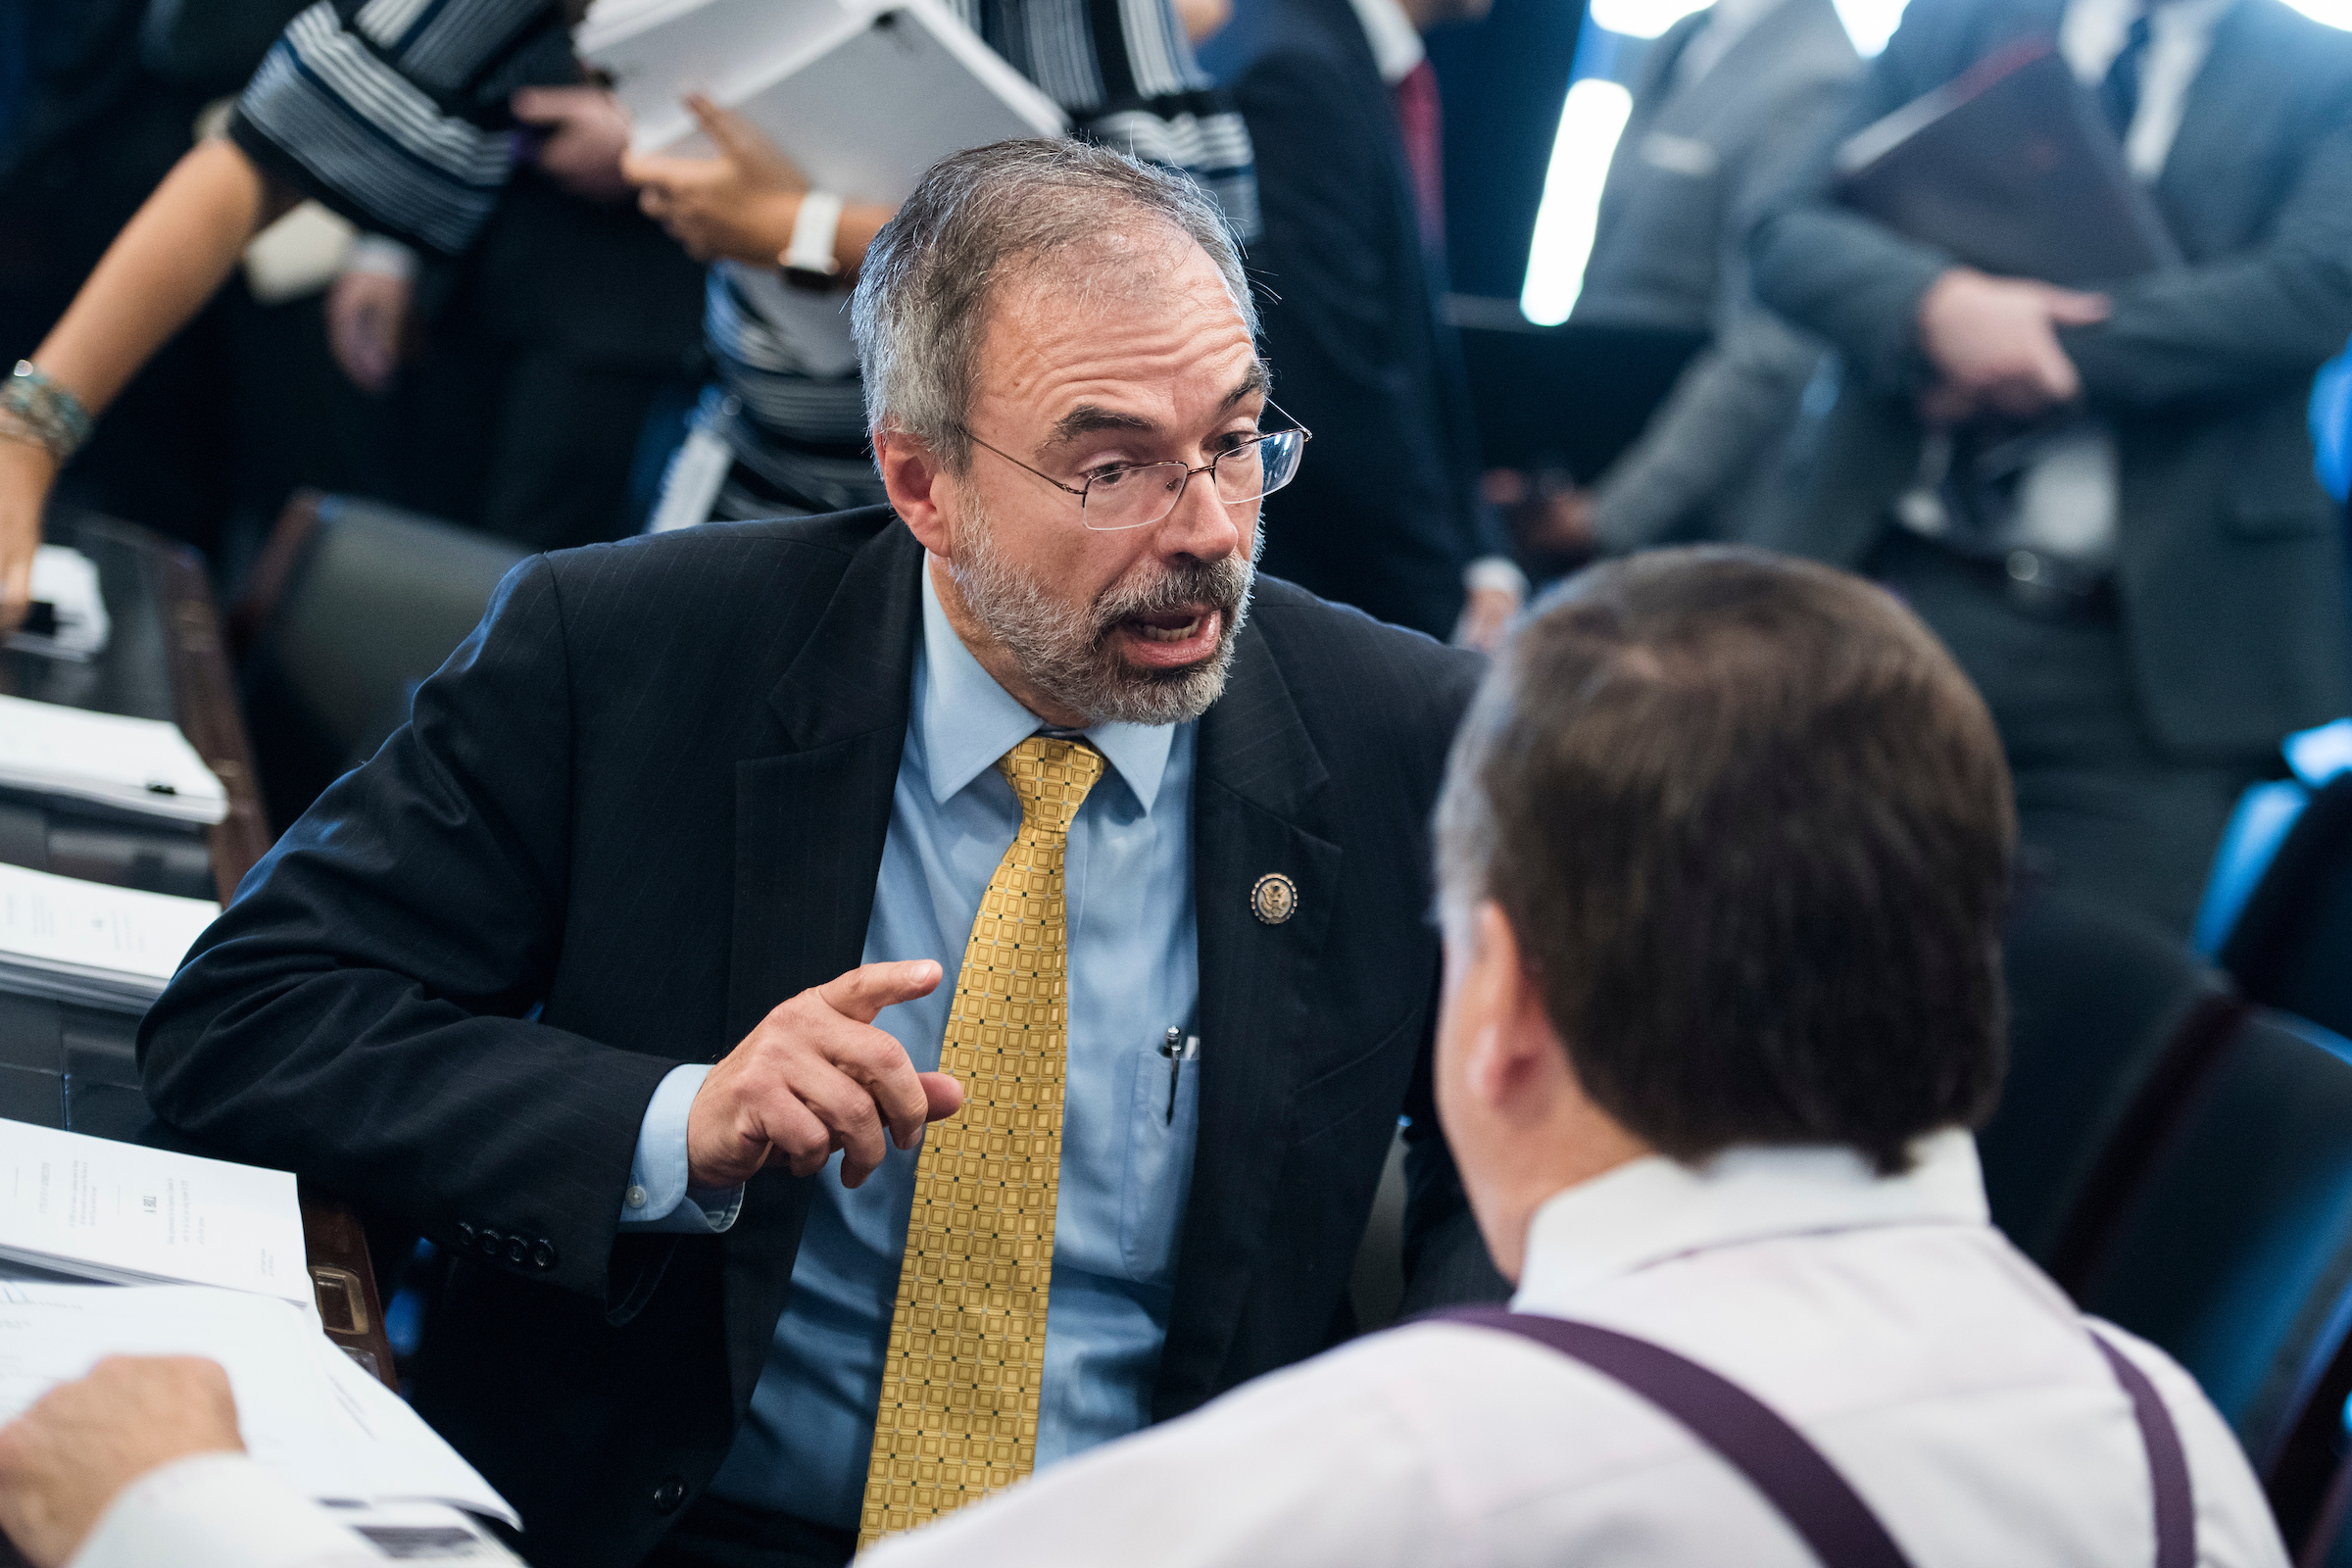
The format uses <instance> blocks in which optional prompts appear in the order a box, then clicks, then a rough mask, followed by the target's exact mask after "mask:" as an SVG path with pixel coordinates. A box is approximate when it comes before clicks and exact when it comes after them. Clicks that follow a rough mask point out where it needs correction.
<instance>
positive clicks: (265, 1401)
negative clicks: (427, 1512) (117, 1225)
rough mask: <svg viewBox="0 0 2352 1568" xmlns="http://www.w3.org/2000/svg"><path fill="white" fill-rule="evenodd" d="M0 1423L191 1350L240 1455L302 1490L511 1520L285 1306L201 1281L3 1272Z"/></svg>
mask: <svg viewBox="0 0 2352 1568" xmlns="http://www.w3.org/2000/svg"><path fill="white" fill-rule="evenodd" d="M0 1306H4V1307H5V1310H0V1422H7V1421H12V1420H14V1419H16V1417H17V1416H19V1415H21V1414H22V1413H24V1411H25V1410H26V1409H28V1408H30V1407H31V1405H32V1403H33V1402H34V1401H35V1400H37V1399H38V1398H40V1397H41V1396H42V1395H43V1394H45V1393H47V1392H48V1391H49V1390H50V1389H51V1388H53V1387H55V1386H56V1385H58V1384H60V1383H64V1382H68V1381H70V1380H72V1379H74V1378H79V1377H82V1376H85V1375H87V1373H88V1372H89V1370H90V1368H91V1367H92V1366H94V1365H96V1364H97V1363H98V1361H99V1360H101V1359H102V1358H104V1357H106V1356H109V1355H201V1356H206V1357H209V1358H210V1359H212V1360H215V1361H218V1362H220V1363H221V1367H222V1368H223V1369H224V1370H225V1371H226V1372H227V1373H228V1384H229V1390H230V1392H231V1393H232V1394H234V1396H235V1397H236V1401H237V1424H238V1427H239V1428H240V1432H241V1435H242V1436H243V1438H244V1440H245V1448H246V1451H247V1452H248V1453H250V1454H252V1456H253V1457H254V1458H255V1459H256V1460H257V1461H259V1462H260V1463H262V1464H264V1465H267V1466H269V1467H270V1469H272V1470H274V1471H276V1472H277V1473H278V1474H279V1475H280V1476H282V1477H284V1478H285V1479H286V1481H287V1482H289V1483H290V1484H292V1485H293V1486H294V1487H295V1488H297V1489H298V1490H300V1491H302V1492H304V1493H306V1494H308V1495H310V1496H313V1497H316V1498H318V1499H319V1501H321V1502H329V1503H335V1504H356V1505H359V1506H362V1507H366V1506H368V1505H378V1506H381V1505H386V1504H396V1503H438V1504H444V1505H447V1506H451V1507H456V1508H464V1509H466V1510H467V1511H469V1512H472V1513H477V1514H482V1515H485V1516H487V1517H489V1518H493V1519H501V1520H504V1521H505V1522H506V1523H508V1524H509V1525H514V1526H516V1527H519V1526H520V1523H521V1521H520V1520H519V1519H518V1518H517V1517H516V1515H515V1510H514V1509H513V1508H511V1507H509V1506H508V1504H507V1500H506V1499H505V1498H504V1497H501V1496H500V1495H498V1494H497V1493H496V1492H495V1491H493V1490H492V1489H491V1487H490V1484H489V1483H488V1482H486V1481H484V1480H483V1479H482V1478H481V1476H480V1474H479V1473H477V1472H476V1471H475V1470H474V1468H473V1466H471V1465H469V1464H467V1463H466V1461H465V1459H464V1458H462V1457H461V1456H460V1455H459V1454H458V1451H457V1450H456V1449H455V1448H452V1447H451V1446H449V1445H448V1444H447V1443H445V1442H443V1441H442V1439H441V1438H440V1436H439V1435H438V1434H437V1433H435V1432H434V1431H433V1430H432V1428H430V1427H428V1426H426V1425H425V1424H424V1422H423V1420H422V1419H421V1418H420V1417H418V1416H417V1413H416V1412H415V1411H414V1410H411V1409H410V1408H409V1407H408V1406H407V1405H406V1404H403V1403H402V1402H401V1400H400V1397H399V1396H397V1395H395V1394H393V1393H392V1391H391V1390H389V1389H387V1388H385V1387H384V1386H383V1384H381V1383H379V1382H377V1381H376V1380H375V1379H374V1378H372V1377H369V1376H368V1374H367V1373H365V1372H363V1371H361V1370H360V1368H359V1367H358V1365H356V1364H355V1363H354V1362H353V1361H352V1360H351V1358H350V1357H349V1356H346V1355H345V1354H344V1353H343V1352H342V1351H340V1350H338V1349H336V1348H335V1347H334V1344H333V1343H332V1342H331V1341H329V1340H328V1339H327V1338H326V1336H325V1335H323V1334H321V1333H319V1331H318V1327H317V1325H316V1324H315V1323H312V1322H306V1321H305V1320H304V1318H303V1317H302V1315H301V1314H300V1313H298V1312H296V1311H295V1310H294V1309H293V1308H292V1307H290V1306H288V1305H287V1304H286V1303H285V1302H283V1301H277V1300H272V1299H270V1298H269V1297H266V1296H252V1295H247V1294H245V1293H243V1292H239V1291H223V1290H215V1289H210V1288H207V1287H202V1286H170V1285H156V1286H146V1287H142V1288H140V1289H137V1290H117V1289H112V1288H110V1287H107V1286H102V1285H52V1284H47V1283H44V1282H39V1281H31V1280H0ZM354 1523H355V1524H357V1523H359V1521H358V1520H356V1519H355V1520H354ZM387 1555H389V1553H387Z"/></svg>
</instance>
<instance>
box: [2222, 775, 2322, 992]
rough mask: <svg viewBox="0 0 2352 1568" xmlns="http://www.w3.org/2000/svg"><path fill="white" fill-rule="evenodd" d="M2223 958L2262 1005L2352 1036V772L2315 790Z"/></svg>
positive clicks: (2238, 923) (2251, 899) (2249, 900)
mask: <svg viewBox="0 0 2352 1568" xmlns="http://www.w3.org/2000/svg"><path fill="white" fill-rule="evenodd" d="M2220 957H2221V961H2222V966H2223V967H2224V968H2226V969H2228V970H2229V972H2230V973H2231V974H2233V975H2235V976H2236V977H2237V983H2238V985H2239V986H2240V987H2241V988H2242V989H2243V990H2244V991H2245V993H2246V995H2247V996H2249V997H2251V998H2253V999H2254V1000H2255V1001H2257V1002H2260V1003H2263V1004H2265V1005H2270V1006H2274V1007H2281V1008H2284V1009H2286V1010H2287V1011H2290V1012H2294V1013H2298V1014H2300V1015H2301V1016H2303V1017H2306V1018H2309V1019H2311V1020H2312V1021H2313V1022H2314V1023H2318V1024H2322V1025H2325V1026H2326V1027H2327V1028H2329V1029H2332V1030H2335V1031H2336V1032H2338V1033H2340V1034H2352V770H2347V771H2342V772H2338V773H2336V774H2335V775H2334V776H2333V777H2332V778H2330V779H2329V780H2328V781H2327V783H2325V784H2322V785H2321V786H2319V787H2318V788H2317V789H2316V790H2314V791H2313V793H2312V796H2311V799H2310V801H2309V803H2308V804H2307V805H2305V806H2304V808H2303V810H2302V812H2301V814H2300V815H2298V816H2297V817H2296V818H2295V819H2294V825H2293V826H2291V827H2289V828H2288V829H2287V830H2286V835H2285V837H2284V838H2283V839H2282V840H2281V841H2280V843H2279V845H2278V853H2277V854H2276V855H2274V856H2273V857H2272V858H2271V862H2270V865H2269V867H2268V868H2267V869H2266V870H2265V871H2264V872H2263V874H2262V877H2261V880H2260V881H2258V882H2257V883H2256V884H2255V886H2254V890H2253V892H2252V893H2251V894H2250V895H2249V896H2248V897H2247V899H2246V903H2245V907H2244V909H2243V910H2242V911H2241V912H2240V913H2239V914H2238V916H2237V920H2236V922H2235V924H2234V925H2232V926H2231V927H2230V930H2229V936H2228V938H2227V939H2226V940H2225V941H2224V942H2223V944H2222V947H2221V953H2220Z"/></svg>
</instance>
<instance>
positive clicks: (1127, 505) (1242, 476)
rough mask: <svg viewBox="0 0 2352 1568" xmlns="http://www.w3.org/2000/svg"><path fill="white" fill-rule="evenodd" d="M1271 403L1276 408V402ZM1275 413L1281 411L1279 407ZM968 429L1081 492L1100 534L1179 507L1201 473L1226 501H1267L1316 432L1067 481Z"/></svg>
mask: <svg viewBox="0 0 2352 1568" xmlns="http://www.w3.org/2000/svg"><path fill="white" fill-rule="evenodd" d="M1266 406H1267V407H1268V408H1274V405H1273V404H1272V403H1268V404H1267V405H1266ZM1274 412H1275V413H1277V414H1281V413H1282V411H1281V410H1280V409H1278V408H1274ZM1284 417H1286V418H1287V417H1289V416H1287V415H1285V416H1284ZM964 434H965V435H967V436H970V437H971V440H972V443H973V444H974V445H975V446H981V447H987V448H988V450H989V451H991V452H994V453H996V455H997V456H998V457H1000V458H1003V459H1004V460H1005V462H1006V463H1009V464H1011V465H1012V466H1014V467H1016V468H1028V469H1029V471H1030V472H1031V473H1034V474H1036V475H1037V476H1038V477H1039V478H1040V479H1043V480H1045V481H1046V483H1048V484H1050V485H1052V486H1053V487H1054V489H1056V490H1059V491H1062V492H1064V493H1066V494H1068V495H1073V496H1076V497H1077V498H1078V520H1079V521H1080V522H1082V523H1084V524H1085V525H1086V526H1087V527H1089V528H1091V529H1093V530H1094V531H1095V532H1096V533H1117V532H1120V531H1121V530H1123V529H1127V528H1147V527H1150V526H1151V525H1152V523H1155V522H1157V521H1159V520H1160V519H1161V518H1162V517H1165V516H1166V515H1168V514H1169V513H1171V512H1174V511H1175V510H1176V505H1177V503H1178V502H1180V501H1182V500H1183V499H1184V492H1185V488H1186V487H1187V486H1188V485H1190V484H1191V483H1192V482H1193V475H1195V474H1197V473H1205V474H1207V475H1209V482H1210V483H1212V484H1213V485H1215V486H1216V491H1217V499H1218V500H1219V501H1221V502H1223V503H1224V504H1225V505H1226V506H1229V507H1245V506H1248V505H1249V504H1250V503H1251V502H1253V501H1258V500H1262V499H1264V498H1265V497H1267V496H1270V495H1272V494H1273V493H1274V492H1275V491H1277V490H1279V489H1281V488H1282V487H1283V486H1284V485H1286V484H1289V483H1290V482H1291V481H1292V480H1293V479H1294V478H1297V477H1298V474H1299V458H1300V456H1301V455H1302V454H1303V453H1304V452H1305V451H1306V443H1307V442H1308V441H1309V440H1310V439H1312V437H1313V432H1312V431H1310V430H1308V429H1306V428H1305V427H1304V426H1303V425H1294V426H1292V427H1291V428H1290V429H1287V430H1269V431H1267V432H1265V433H1264V434H1262V435H1252V436H1245V437H1244V438H1243V439H1242V440H1240V441H1238V442H1236V443H1235V444H1234V445H1232V446H1230V447H1227V448H1226V449H1225V450H1224V451H1222V452H1220V453H1218V454H1217V455H1216V456H1215V457H1213V458H1211V459H1209V460H1208V461H1207V462H1206V463H1203V464H1202V465H1201V466H1199V467H1197V468H1196V467H1193V466H1189V465H1187V464H1182V463H1120V464H1113V465H1111V466H1107V467H1103V468H1098V469H1096V470H1095V471H1094V472H1092V473H1090V474H1088V475H1087V476H1086V482H1085V483H1084V484H1063V483H1062V482H1061V481H1060V480H1059V479H1056V478H1054V476H1053V475H1052V474H1050V473H1048V472H1046V471H1045V470H1044V469H1043V468H1030V467H1029V465H1028V464H1026V463H1023V462H1022V461H1021V460H1020V459H1018V458H1016V457H1014V456H1013V455H1012V454H1011V453H1009V452H1006V451H1005V450H1003V449H1002V448H1000V447H992V446H989V445H988V443H987V442H985V441H983V440H981V439H980V438H979V437H978V436H976V435H972V433H971V432H970V431H969V430H966V431H965V432H964Z"/></svg>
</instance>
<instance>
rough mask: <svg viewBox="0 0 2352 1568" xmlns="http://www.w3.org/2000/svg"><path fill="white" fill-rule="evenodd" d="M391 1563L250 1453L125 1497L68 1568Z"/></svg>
mask: <svg viewBox="0 0 2352 1568" xmlns="http://www.w3.org/2000/svg"><path fill="white" fill-rule="evenodd" d="M382 1561H383V1559H382V1558H381V1557H380V1556H379V1555H377V1554H376V1553H375V1552H374V1551H372V1550H370V1549H369V1547H368V1544H367V1543H366V1542H364V1541H362V1540H360V1539H359V1538H358V1537H357V1536H354V1535H353V1534H352V1533H351V1532H350V1531H349V1530H346V1529H344V1528H343V1526H342V1525H340V1524H339V1523H337V1522H336V1521H335V1519H334V1517H333V1516H332V1515H331V1514H329V1513H327V1512H326V1511H325V1510H324V1509H322V1508H320V1507H319V1505H318V1504H317V1503H314V1502H312V1501H311V1500H310V1499H309V1498H308V1497H305V1496H304V1495H302V1494H300V1493H299V1492H296V1491H295V1490H294V1489H293V1488H292V1487H290V1486H288V1485H286V1483H285V1482H284V1481H282V1480H280V1479H279V1478H278V1477H276V1476H275V1475H272V1474H271V1473H270V1472H269V1471H268V1470H265V1469H263V1468H262V1467H261V1466H260V1465H259V1464H257V1463H255V1462H254V1461H253V1460H252V1459H250V1458H248V1457H246V1456H245V1455H244V1454H242V1453H225V1452H223V1453H199V1454H195V1455H192V1456H191V1457H189V1458H185V1459H175V1460H173V1461H172V1463H170V1464H167V1465H163V1466H160V1467H159V1468H157V1469H154V1470H150V1471H148V1472H147V1473H146V1474H145V1475H143V1476H141V1477H139V1479H138V1480H136V1481H134V1482H132V1483H131V1484H130V1485H129V1486H127V1487H125V1488H123V1491H122V1494H121V1495H118V1496H117V1497H116V1498H115V1500H114V1502H113V1503H112V1504H111V1505H109V1507H108V1508H107V1510H106V1512H105V1513H103V1514H101V1515H100V1516H99V1519H98V1525H97V1528H96V1529H94V1530H92V1531H91V1532H90V1534H89V1539H87V1540H86V1541H84V1542H83V1543H82V1544H81V1549H80V1550H79V1551H76V1552H75V1553H74V1554H73V1558H72V1559H71V1560H70V1561H69V1562H68V1564H67V1568H153V1565H154V1564H156V1563H165V1562H168V1563H170V1564H172V1568H366V1565H372V1564H378V1563H381V1562H382Z"/></svg>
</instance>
